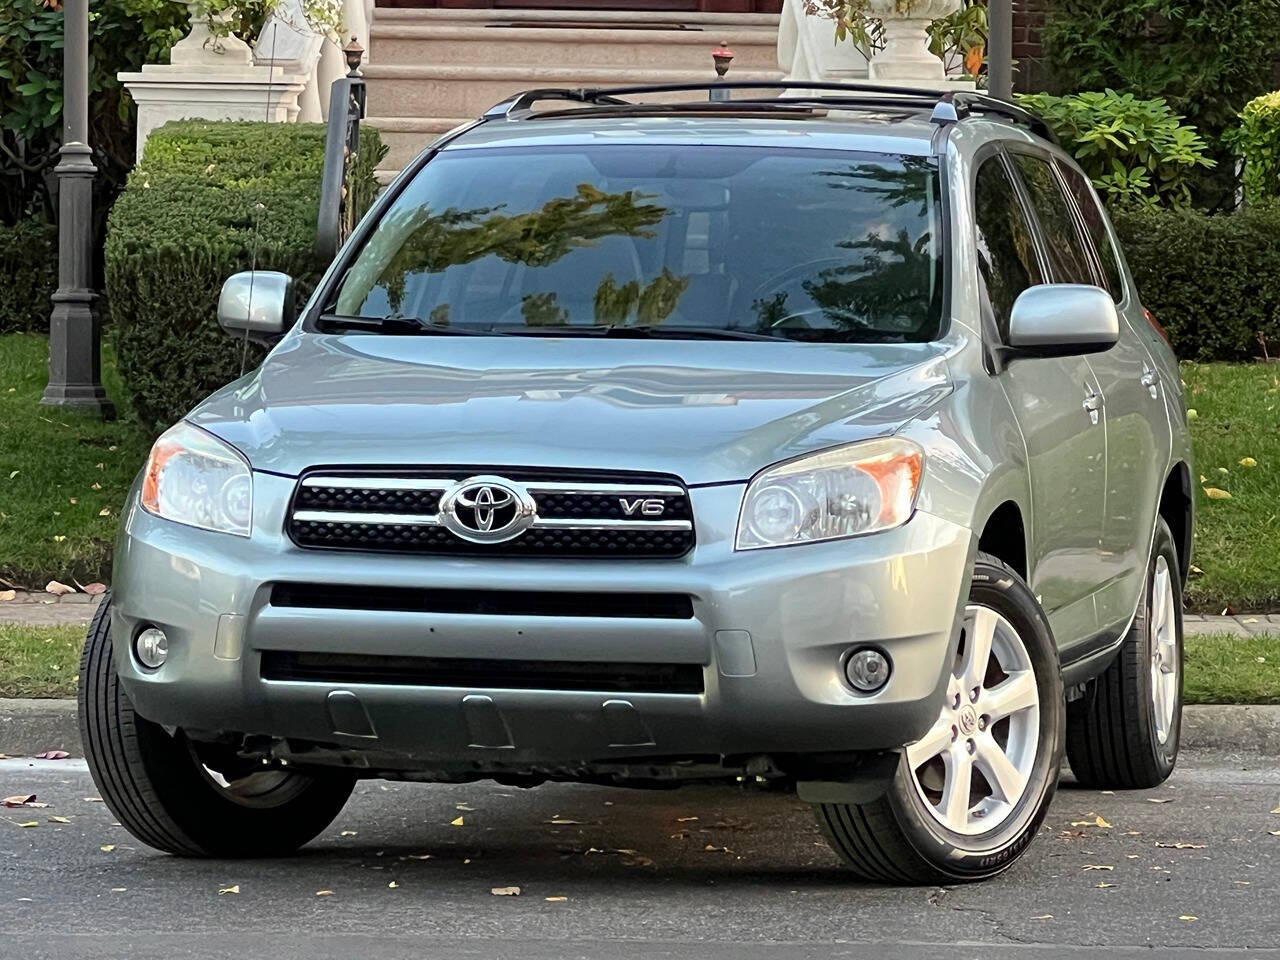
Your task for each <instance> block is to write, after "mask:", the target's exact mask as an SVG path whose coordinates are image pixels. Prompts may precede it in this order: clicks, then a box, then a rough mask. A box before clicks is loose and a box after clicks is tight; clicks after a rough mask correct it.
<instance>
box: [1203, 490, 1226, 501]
mask: <svg viewBox="0 0 1280 960" xmlns="http://www.w3.org/2000/svg"><path fill="white" fill-rule="evenodd" d="M1204 495H1205V496H1206V497H1208V498H1209V499H1210V500H1230V499H1231V494H1229V493H1227V491H1225V490H1223V489H1221V488H1219V487H1205V488H1204Z"/></svg>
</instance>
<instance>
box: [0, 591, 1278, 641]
mask: <svg viewBox="0 0 1280 960" xmlns="http://www.w3.org/2000/svg"><path fill="white" fill-rule="evenodd" d="M98 599H99V598H98V597H91V596H89V595H88V594H86V593H69V594H67V595H65V596H62V597H55V596H53V595H52V594H48V593H25V592H20V593H18V595H17V596H16V597H15V598H14V599H13V600H9V601H7V602H0V625H3V624H7V623H16V624H24V625H27V626H33V627H47V626H57V625H62V624H71V625H74V624H87V623H88V622H89V621H90V620H92V619H93V611H94V610H95V609H96V607H97V604H98ZM1184 620H1185V622H1186V632H1187V633H1188V634H1203V633H1226V634H1230V635H1232V636H1236V637H1252V636H1280V614H1275V613H1272V614H1265V613H1241V614H1237V615H1236V616H1234V617H1214V616H1205V615H1204V614H1200V613H1188V614H1186V616H1185V617H1184Z"/></svg>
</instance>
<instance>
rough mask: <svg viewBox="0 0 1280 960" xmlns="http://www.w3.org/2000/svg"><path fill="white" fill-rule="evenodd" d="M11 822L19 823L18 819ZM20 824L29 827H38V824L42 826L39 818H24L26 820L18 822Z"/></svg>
mask: <svg viewBox="0 0 1280 960" xmlns="http://www.w3.org/2000/svg"><path fill="white" fill-rule="evenodd" d="M10 823H17V821H16V820H11V821H10ZM18 826H20V827H27V828H30V827H38V826H40V821H39V820H24V821H22V822H21V823H19V824H18Z"/></svg>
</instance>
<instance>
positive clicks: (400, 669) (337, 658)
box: [262, 650, 703, 694]
mask: <svg viewBox="0 0 1280 960" xmlns="http://www.w3.org/2000/svg"><path fill="white" fill-rule="evenodd" d="M262 678H263V679H264V680H290V681H305V682H312V683H375V684H386V685H391V684H394V685H401V686H418V687H461V688H464V689H471V690H476V689H480V690H581V691H593V692H599V693H684V694H699V693H702V691H703V683H702V667H701V666H699V665H697V664H688V663H596V662H592V661H566V660H481V659H463V658H452V657H385V656H363V655H360V654H346V653H295V652H291V651H285V650H265V651H263V654H262Z"/></svg>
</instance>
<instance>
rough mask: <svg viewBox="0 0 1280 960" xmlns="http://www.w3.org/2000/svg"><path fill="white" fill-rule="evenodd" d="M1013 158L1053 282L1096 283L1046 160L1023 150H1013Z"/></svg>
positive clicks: (1074, 225)
mask: <svg viewBox="0 0 1280 960" xmlns="http://www.w3.org/2000/svg"><path fill="white" fill-rule="evenodd" d="M1013 161H1014V163H1015V164H1016V165H1017V167H1018V171H1019V172H1020V173H1021V174H1022V179H1023V181H1024V182H1025V183H1026V185H1027V192H1028V193H1029V194H1030V195H1031V207H1032V209H1034V210H1035V212H1036V218H1037V219H1038V220H1039V221H1040V231H1041V232H1042V233H1043V234H1044V242H1045V246H1046V247H1047V248H1048V253H1049V268H1050V270H1051V271H1052V272H1053V279H1054V282H1055V283H1089V284H1092V283H1097V278H1096V277H1095V276H1094V272H1093V267H1092V265H1091V264H1090V262H1089V255H1088V254H1087V253H1085V247H1084V241H1083V239H1081V237H1080V230H1079V229H1078V228H1077V226H1076V221H1075V218H1074V217H1073V216H1072V214H1071V206H1070V204H1069V203H1068V202H1067V198H1066V196H1065V195H1064V194H1063V192H1062V188H1061V187H1059V186H1058V179H1057V178H1056V177H1055V176H1054V175H1053V167H1051V166H1050V165H1049V161H1048V160H1043V159H1041V158H1040V157H1033V156H1031V155H1030V154H1026V153H1015V154H1013Z"/></svg>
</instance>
